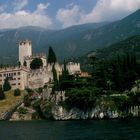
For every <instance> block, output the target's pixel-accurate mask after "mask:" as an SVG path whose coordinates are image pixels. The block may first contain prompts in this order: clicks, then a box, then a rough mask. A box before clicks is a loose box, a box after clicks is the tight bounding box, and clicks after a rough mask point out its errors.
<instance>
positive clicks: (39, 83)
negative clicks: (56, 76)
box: [28, 68, 53, 89]
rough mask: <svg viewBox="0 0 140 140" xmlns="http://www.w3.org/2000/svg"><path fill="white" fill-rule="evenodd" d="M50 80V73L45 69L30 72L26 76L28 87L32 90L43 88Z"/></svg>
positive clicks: (51, 75) (51, 77) (51, 76)
mask: <svg viewBox="0 0 140 140" xmlns="http://www.w3.org/2000/svg"><path fill="white" fill-rule="evenodd" d="M52 79H53V74H52V72H49V71H48V70H47V69H45V68H44V69H38V70H34V71H30V73H29V75H28V87H29V88H33V89H35V88H39V87H43V86H44V85H45V84H46V83H48V82H49V81H52Z"/></svg>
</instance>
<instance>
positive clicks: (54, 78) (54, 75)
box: [52, 65, 57, 81]
mask: <svg viewBox="0 0 140 140" xmlns="http://www.w3.org/2000/svg"><path fill="white" fill-rule="evenodd" d="M52 73H53V80H54V81H57V72H56V69H55V65H53V67H52Z"/></svg>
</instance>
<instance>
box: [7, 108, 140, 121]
mask: <svg viewBox="0 0 140 140" xmlns="http://www.w3.org/2000/svg"><path fill="white" fill-rule="evenodd" d="M21 106H22V105H21ZM21 106H20V107H21ZM22 107H23V106H22ZM18 108H19V107H18ZM26 109H27V112H26V113H25V114H22V113H19V112H18V111H15V112H14V113H13V115H12V116H11V118H10V121H21V120H25V121H27V120H30V121H31V120H35V119H36V120H40V119H41V118H40V117H37V116H35V114H36V111H35V110H34V109H31V108H26ZM43 114H44V117H45V119H53V120H57V121H59V120H60V121H62V120H86V119H106V118H107V119H119V118H134V117H139V116H140V106H134V107H130V109H129V110H128V111H127V112H121V111H117V110H115V111H112V110H110V109H107V110H103V108H101V107H99V106H98V107H96V108H93V109H91V110H89V111H82V110H80V109H78V108H72V109H70V110H67V109H66V108H64V107H62V106H58V105H57V106H54V107H53V108H52V110H51V115H50V113H49V114H48V113H44V112H43Z"/></svg>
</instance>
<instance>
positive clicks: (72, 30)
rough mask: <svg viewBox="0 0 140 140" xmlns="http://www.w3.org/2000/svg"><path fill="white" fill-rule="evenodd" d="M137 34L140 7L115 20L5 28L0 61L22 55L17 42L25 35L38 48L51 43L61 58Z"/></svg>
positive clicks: (2, 33) (138, 31)
mask: <svg viewBox="0 0 140 140" xmlns="http://www.w3.org/2000/svg"><path fill="white" fill-rule="evenodd" d="M137 34H140V10H138V11H136V12H135V13H133V14H131V15H129V16H127V17H126V18H124V19H122V20H120V21H116V22H113V23H91V24H84V25H77V26H72V27H69V28H66V29H63V30H57V31H55V30H54V31H53V30H46V29H43V28H40V27H22V28H19V29H13V30H11V29H9V30H1V31H0V57H1V58H0V62H1V61H2V59H3V58H4V61H5V62H6V60H8V59H9V57H10V60H12V59H13V58H14V59H16V58H17V56H18V45H17V44H16V43H17V41H19V40H23V39H29V40H32V43H33V51H34V52H42V51H43V52H45V53H46V52H47V50H48V47H49V45H51V46H52V47H53V48H54V51H55V52H56V55H57V56H58V58H59V59H63V58H71V57H78V56H82V55H84V54H86V53H88V52H90V51H93V50H95V49H97V48H103V47H106V46H109V45H110V44H112V43H115V42H119V41H121V40H124V39H126V38H127V37H130V36H133V35H137ZM5 57H6V59H5ZM7 57H8V58H7ZM11 58H12V59H11Z"/></svg>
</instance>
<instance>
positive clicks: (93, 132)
mask: <svg viewBox="0 0 140 140" xmlns="http://www.w3.org/2000/svg"><path fill="white" fill-rule="evenodd" d="M94 139H95V140H133V139H134V140H140V119H132V120H92V121H90V120H86V121H27V122H8V121H1V122H0V140H94Z"/></svg>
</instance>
